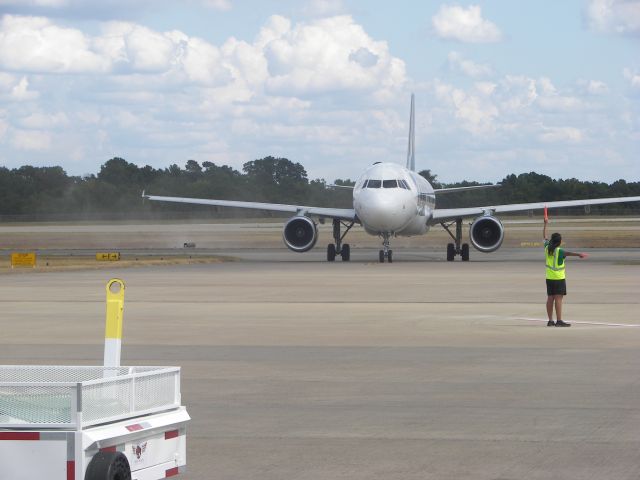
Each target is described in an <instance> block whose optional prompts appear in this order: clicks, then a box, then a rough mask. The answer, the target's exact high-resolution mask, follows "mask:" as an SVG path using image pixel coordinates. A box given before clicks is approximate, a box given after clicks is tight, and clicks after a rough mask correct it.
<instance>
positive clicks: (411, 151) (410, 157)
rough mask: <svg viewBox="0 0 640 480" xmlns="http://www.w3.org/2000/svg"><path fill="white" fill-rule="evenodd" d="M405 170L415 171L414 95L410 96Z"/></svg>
mask: <svg viewBox="0 0 640 480" xmlns="http://www.w3.org/2000/svg"><path fill="white" fill-rule="evenodd" d="M407 168H408V169H409V170H411V171H412V172H414V171H415V170H416V112H415V95H414V94H413V93H412V94H411V115H410V117H409V148H408V149H407Z"/></svg>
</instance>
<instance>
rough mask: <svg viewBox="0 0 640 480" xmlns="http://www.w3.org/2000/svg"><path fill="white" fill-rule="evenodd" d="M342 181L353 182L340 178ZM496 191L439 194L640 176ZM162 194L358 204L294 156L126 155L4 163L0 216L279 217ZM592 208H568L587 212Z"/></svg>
mask: <svg viewBox="0 0 640 480" xmlns="http://www.w3.org/2000/svg"><path fill="white" fill-rule="evenodd" d="M420 174H421V175H422V176H424V177H425V178H426V179H427V180H429V181H430V182H431V184H432V185H433V186H434V188H442V187H449V188H450V187H461V186H470V185H480V183H478V182H474V181H461V182H456V183H449V184H442V183H440V182H439V181H438V179H437V175H435V174H433V173H432V172H431V171H430V170H424V171H422V172H420ZM333 183H334V184H336V185H353V184H354V182H353V181H352V180H350V179H337V180H335V182H333ZM500 183H501V184H502V186H501V187H500V188H495V189H486V190H478V191H467V192H459V193H450V194H446V195H440V196H439V197H438V204H437V206H438V207H442V208H450V207H466V206H473V205H493V204H501V203H523V202H536V201H553V200H569V199H581V198H599V197H617V196H632V195H634V196H635V195H640V182H626V181H625V180H617V181H615V182H613V183H611V184H607V183H605V182H593V181H591V182H589V181H580V180H577V179H574V178H572V179H552V178H550V177H548V176H546V175H541V174H538V173H535V172H531V173H523V174H519V175H515V174H511V175H507V176H506V177H505V178H504V179H503V180H502V181H501V182H500ZM143 190H145V191H147V192H149V193H152V194H154V195H169V196H181V197H195V198H217V199H229V200H246V201H258V202H269V203H288V204H297V205H316V206H324V207H341V208H350V207H351V206H352V204H351V203H352V197H351V191H350V190H349V189H344V188H334V187H331V186H330V185H328V184H327V182H326V181H325V180H324V179H313V180H310V179H309V178H308V175H307V172H306V170H305V168H304V167H303V166H302V165H301V164H299V163H295V162H292V161H290V160H288V159H286V158H275V157H271V156H269V157H265V158H262V159H257V160H253V161H250V162H247V163H245V164H244V166H243V168H242V171H241V172H240V171H238V170H235V169H233V168H231V167H229V166H227V165H216V164H214V163H212V162H203V163H202V164H199V163H198V162H197V161H195V160H188V161H187V162H186V163H185V165H184V167H180V166H178V165H176V164H173V165H171V166H169V167H167V168H158V169H156V168H153V167H151V166H149V165H146V166H144V167H139V166H137V165H135V164H134V163H130V162H127V161H126V160H125V159H123V158H118V157H116V158H112V159H110V160H108V161H107V162H105V163H104V164H103V165H102V166H101V167H100V171H99V172H98V173H97V174H91V175H88V176H83V177H80V176H70V175H68V174H67V173H66V172H65V171H64V169H63V168H62V167H59V166H55V167H33V166H29V165H25V166H22V167H19V168H14V169H8V168H5V167H0V219H1V220H3V221H12V220H15V221H20V220H24V221H28V220H52V221H54V220H100V219H105V220H109V219H152V218H155V219H159V218H167V219H175V218H185V217H188V218H206V217H235V216H244V217H256V216H269V215H272V214H270V213H267V212H256V211H252V210H250V211H248V210H242V209H226V208H216V207H207V206H198V205H180V204H169V203H156V202H144V201H143V200H142V198H141V194H142V191H143ZM605 211H607V212H616V213H619V214H632V213H636V214H637V213H638V212H639V211H640V209H639V207H638V204H637V203H636V204H627V205H612V206H602V207H592V208H591V212H592V213H601V212H605ZM582 212H584V209H572V210H565V211H564V212H562V213H573V214H575V213H582Z"/></svg>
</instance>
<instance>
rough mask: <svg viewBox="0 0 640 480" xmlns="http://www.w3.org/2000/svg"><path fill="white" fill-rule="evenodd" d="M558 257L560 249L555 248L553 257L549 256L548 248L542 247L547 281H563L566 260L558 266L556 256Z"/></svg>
mask: <svg viewBox="0 0 640 480" xmlns="http://www.w3.org/2000/svg"><path fill="white" fill-rule="evenodd" d="M559 255H560V247H556V249H555V250H554V251H553V255H549V247H544V256H545V260H546V264H547V280H564V279H565V272H564V267H565V265H566V264H567V262H566V259H565V261H564V262H562V265H558V256H559Z"/></svg>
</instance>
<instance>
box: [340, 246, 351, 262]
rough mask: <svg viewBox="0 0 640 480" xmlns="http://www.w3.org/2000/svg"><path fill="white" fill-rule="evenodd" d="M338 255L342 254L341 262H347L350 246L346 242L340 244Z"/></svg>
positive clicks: (349, 258) (349, 256) (349, 255)
mask: <svg viewBox="0 0 640 480" xmlns="http://www.w3.org/2000/svg"><path fill="white" fill-rule="evenodd" d="M340 255H341V256H342V261H343V262H348V261H349V260H351V247H350V246H349V244H348V243H345V244H344V245H342V251H341V252H340Z"/></svg>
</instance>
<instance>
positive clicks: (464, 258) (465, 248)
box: [461, 243, 469, 262]
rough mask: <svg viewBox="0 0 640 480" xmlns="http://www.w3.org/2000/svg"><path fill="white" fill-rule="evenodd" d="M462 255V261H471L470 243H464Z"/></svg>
mask: <svg viewBox="0 0 640 480" xmlns="http://www.w3.org/2000/svg"><path fill="white" fill-rule="evenodd" d="M461 256H462V261H463V262H468V261H469V244H468V243H463V244H462V252H461Z"/></svg>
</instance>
